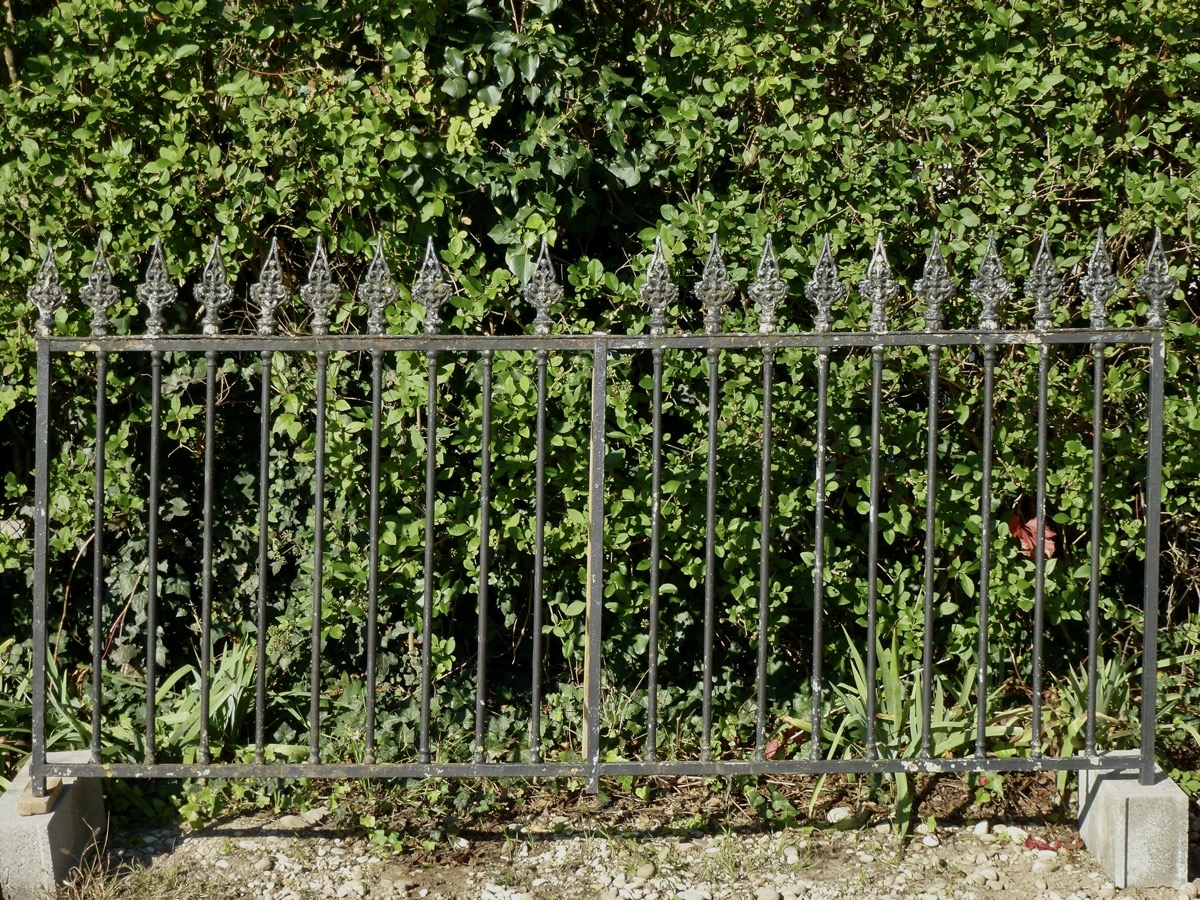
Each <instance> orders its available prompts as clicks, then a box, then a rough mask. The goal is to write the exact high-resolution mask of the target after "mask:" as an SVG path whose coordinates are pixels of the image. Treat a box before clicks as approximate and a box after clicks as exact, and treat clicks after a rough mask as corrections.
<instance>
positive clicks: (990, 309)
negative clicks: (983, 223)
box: [971, 232, 1012, 331]
mask: <svg viewBox="0 0 1200 900" xmlns="http://www.w3.org/2000/svg"><path fill="white" fill-rule="evenodd" d="M1011 294H1012V285H1011V284H1009V283H1008V279H1006V278H1005V277H1004V265H1003V264H1002V263H1001V262H1000V254H999V253H997V252H996V233H995V232H992V233H991V234H989V235H988V242H987V248H986V249H985V250H984V251H983V260H982V261H981V262H980V263H979V275H978V276H977V277H975V278H973V279H972V280H971V296H972V297H974V298H975V299H976V300H977V301H979V306H980V313H979V330H980V331H995V330H996V329H998V328H999V327H1000V309H1001V307H1002V306H1003V305H1004V304H1005V303H1006V302H1008V298H1009V296H1010V295H1011Z"/></svg>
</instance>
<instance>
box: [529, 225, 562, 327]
mask: <svg viewBox="0 0 1200 900" xmlns="http://www.w3.org/2000/svg"><path fill="white" fill-rule="evenodd" d="M562 299H563V289H562V285H561V284H559V283H558V279H556V278H555V277H554V266H553V264H552V263H551V262H550V249H549V247H547V245H546V239H545V238H542V248H541V250H540V251H539V252H538V258H537V264H536V265H534V267H533V276H532V277H531V278H530V279H529V283H528V284H526V285H525V300H526V301H527V302H528V303H530V304H532V305H533V308H534V310H535V311H536V315H535V316H534V317H533V331H534V334H549V333H550V310H551V309H552V308H553V307H554V306H555V305H556V304H558V303H561V302H562Z"/></svg>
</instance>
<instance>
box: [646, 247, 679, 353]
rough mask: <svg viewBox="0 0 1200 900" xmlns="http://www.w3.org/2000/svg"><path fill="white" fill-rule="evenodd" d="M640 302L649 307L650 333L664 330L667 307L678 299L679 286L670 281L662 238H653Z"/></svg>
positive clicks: (659, 332)
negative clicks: (651, 252)
mask: <svg viewBox="0 0 1200 900" xmlns="http://www.w3.org/2000/svg"><path fill="white" fill-rule="evenodd" d="M638 296H640V297H641V299H642V302H643V303H645V304H646V306H648V307H649V308H650V333H651V334H662V333H663V332H665V331H666V324H667V307H668V306H669V305H670V304H672V303H674V302H675V301H676V300H678V299H679V288H678V287H677V286H676V285H675V283H674V282H672V281H671V270H670V269H668V268H667V260H666V258H665V257H664V256H663V248H662V238H655V239H654V256H653V257H651V259H650V265H649V267H647V269H646V283H645V284H643V285H642V287H641V290H640V291H639V292H638Z"/></svg>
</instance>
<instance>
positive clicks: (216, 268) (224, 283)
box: [192, 238, 233, 334]
mask: <svg viewBox="0 0 1200 900" xmlns="http://www.w3.org/2000/svg"><path fill="white" fill-rule="evenodd" d="M192 294H193V296H194V297H195V298H196V302H197V303H199V304H200V305H201V306H203V307H204V333H205V334H216V333H217V332H219V331H220V330H221V326H220V319H219V317H220V315H221V307H222V306H224V305H225V304H226V303H228V302H229V301H230V300H231V299H232V298H233V288H231V287H230V286H229V274H228V272H226V271H225V260H224V259H223V258H222V257H221V241H220V240H219V239H218V238H213V243H212V252H211V253H209V254H208V262H207V263H205V264H204V273H203V274H202V275H201V276H200V283H199V284H197V285H196V286H195V287H194V288H193V289H192Z"/></svg>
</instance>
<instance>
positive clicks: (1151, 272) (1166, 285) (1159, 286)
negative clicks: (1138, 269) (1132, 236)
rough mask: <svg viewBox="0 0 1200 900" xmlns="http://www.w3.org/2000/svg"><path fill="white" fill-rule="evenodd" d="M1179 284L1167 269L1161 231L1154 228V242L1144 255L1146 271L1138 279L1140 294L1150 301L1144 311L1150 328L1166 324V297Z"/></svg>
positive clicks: (1173, 291) (1172, 292)
mask: <svg viewBox="0 0 1200 900" xmlns="http://www.w3.org/2000/svg"><path fill="white" fill-rule="evenodd" d="M1178 284H1179V282H1178V281H1176V280H1175V279H1174V278H1172V277H1171V275H1170V274H1169V272H1168V270H1167V256H1166V254H1165V253H1163V248H1162V233H1161V232H1160V231H1159V230H1158V229H1157V228H1155V229H1154V243H1153V244H1152V245H1151V247H1150V255H1149V256H1147V257H1146V271H1145V274H1144V275H1142V277H1141V278H1139V279H1138V287H1139V288H1141V289H1142V296H1143V297H1145V298H1146V299H1147V300H1148V301H1150V310H1149V312H1147V313H1146V324H1147V325H1149V326H1150V327H1151V328H1162V327H1164V326H1165V325H1166V324H1167V314H1166V307H1165V306H1164V304H1165V303H1166V301H1167V299H1168V298H1169V297H1170V296H1171V295H1172V294H1174V293H1175V288H1176V286H1177V285H1178Z"/></svg>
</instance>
